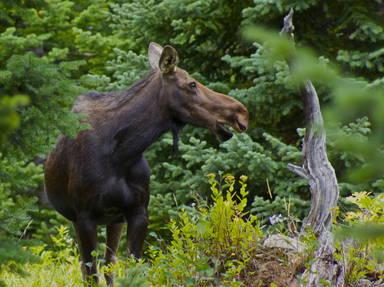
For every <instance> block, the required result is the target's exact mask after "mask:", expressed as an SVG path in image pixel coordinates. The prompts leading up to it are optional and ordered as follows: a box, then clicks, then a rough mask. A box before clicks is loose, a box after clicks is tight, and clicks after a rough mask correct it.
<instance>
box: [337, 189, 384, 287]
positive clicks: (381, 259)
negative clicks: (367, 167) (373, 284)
mask: <svg viewBox="0 0 384 287" xmlns="http://www.w3.org/2000/svg"><path fill="white" fill-rule="evenodd" d="M347 200H348V201H350V202H352V203H354V204H356V205H357V206H358V209H356V210H354V211H350V212H347V213H346V216H345V220H346V222H347V224H348V225H347V226H342V227H339V228H337V233H336V234H337V235H339V237H340V238H341V239H343V240H344V241H343V244H342V246H341V248H342V254H341V260H343V262H345V268H346V281H347V283H348V284H350V286H358V280H359V279H361V278H384V274H382V271H381V274H380V270H379V269H380V267H379V266H383V264H384V194H378V195H376V196H371V194H370V193H368V192H356V193H354V194H353V195H352V196H350V197H348V198H347ZM381 268H382V267H381ZM356 284H357V285H356Z"/></svg>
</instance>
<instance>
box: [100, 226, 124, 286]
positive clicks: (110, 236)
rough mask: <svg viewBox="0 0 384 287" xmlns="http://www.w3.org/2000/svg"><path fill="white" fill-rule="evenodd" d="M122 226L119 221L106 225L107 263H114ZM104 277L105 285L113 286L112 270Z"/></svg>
mask: <svg viewBox="0 0 384 287" xmlns="http://www.w3.org/2000/svg"><path fill="white" fill-rule="evenodd" d="M122 228H123V224H121V223H116V224H109V225H107V247H106V250H105V263H106V264H107V265H110V264H114V263H116V261H117V259H116V255H117V249H118V247H119V241H120V235H121V230H122ZM104 277H105V281H106V282H107V285H108V286H113V274H112V272H106V273H105V274H104Z"/></svg>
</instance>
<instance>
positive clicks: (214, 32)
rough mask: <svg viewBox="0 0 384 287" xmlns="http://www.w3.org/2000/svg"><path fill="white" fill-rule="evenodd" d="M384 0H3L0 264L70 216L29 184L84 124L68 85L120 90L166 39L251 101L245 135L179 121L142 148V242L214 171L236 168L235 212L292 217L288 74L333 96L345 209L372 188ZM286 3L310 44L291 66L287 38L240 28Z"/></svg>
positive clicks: (264, 19)
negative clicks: (217, 133)
mask: <svg viewBox="0 0 384 287" xmlns="http://www.w3.org/2000/svg"><path fill="white" fill-rule="evenodd" d="M383 2H384V1H382V0H353V1H352V0H351V1H343V0H336V1H334V0H332V1H331V0H326V1H318V0H310V1H301V0H291V1H267V0H253V1H251V0H246V1H241V0H235V1H234V0H231V1H230V0H223V1H214V0H183V1H179V0H159V1H154V0H146V1H142V0H137V1H120V0H96V1H95V0H93V1H91V0H81V1H74V0H63V1H61V0H36V1H2V2H1V3H0V51H1V53H0V144H1V145H0V265H2V264H5V263H6V262H9V261H10V260H24V259H26V258H27V257H28V256H26V254H25V253H24V252H21V251H20V249H14V250H15V252H11V253H10V252H7V250H9V249H10V247H9V246H12V248H13V246H15V245H16V246H20V245H21V243H24V240H19V239H20V238H22V239H30V238H34V239H39V240H42V241H45V242H46V243H47V244H52V239H50V237H49V236H47V235H48V234H55V232H56V231H55V227H56V226H58V225H60V224H65V223H66V221H65V220H63V218H62V217H60V216H58V215H57V213H55V212H54V211H52V210H51V209H49V208H47V207H46V206H45V205H44V204H43V203H42V201H43V200H41V197H40V196H39V195H40V194H41V193H42V191H43V186H42V179H43V164H42V163H43V159H44V157H45V155H46V154H47V152H48V151H49V150H50V149H51V148H52V146H53V145H54V143H55V139H56V138H57V136H58V135H59V134H62V133H64V134H67V135H70V136H73V135H75V134H76V132H78V131H79V130H80V129H83V128H86V127H84V126H81V125H80V124H79V123H78V120H79V118H78V116H75V115H73V114H71V113H70V109H71V105H72V103H73V101H74V99H75V98H76V96H77V95H79V94H81V93H83V92H84V91H88V90H102V91H112V90H120V89H124V88H126V87H127V86H129V85H131V84H132V83H133V82H135V81H136V80H138V79H139V78H140V77H142V76H143V75H145V74H146V73H147V72H148V69H149V67H148V63H147V56H146V53H147V47H148V44H149V42H151V41H154V42H158V43H160V44H163V45H164V44H171V45H173V46H175V48H177V50H178V52H179V53H180V56H181V57H180V58H181V59H183V60H182V62H181V63H180V66H181V67H182V68H185V69H186V70H187V71H189V72H190V73H191V74H192V75H193V76H194V77H196V78H197V79H199V80H200V81H202V82H203V83H204V84H206V85H207V86H209V87H211V88H213V89H215V90H218V91H220V92H223V93H227V94H229V95H230V96H233V97H235V98H237V99H238V100H240V101H241V102H243V103H244V104H245V105H246V106H247V107H248V109H249V112H250V127H249V131H248V132H247V134H242V135H236V136H234V137H233V138H232V139H231V140H229V141H228V142H225V143H221V144H220V143H218V142H217V140H216V139H215V138H213V136H212V135H210V134H209V132H207V131H205V130H202V129H198V128H192V127H187V128H185V129H184V130H183V131H182V133H181V143H180V151H179V153H178V154H173V153H172V140H171V137H170V135H165V136H164V137H163V138H162V139H161V140H160V141H159V142H157V143H156V144H155V145H153V146H152V148H151V149H150V150H149V151H147V153H146V157H147V158H148V160H149V161H150V166H151V167H152V173H153V175H152V180H151V202H150V216H151V218H150V222H151V226H150V229H151V230H150V231H151V232H150V236H149V241H150V242H151V243H153V244H155V245H156V246H160V245H161V244H160V243H159V242H158V240H159V238H163V237H164V238H170V237H169V236H170V235H171V234H170V233H171V232H170V231H169V229H168V227H167V225H166V223H167V222H169V221H170V220H171V219H177V218H179V212H180V211H181V210H186V211H188V212H195V211H193V210H194V209H193V208H192V205H194V204H197V205H199V204H205V202H212V198H211V195H210V192H209V184H208V183H207V181H206V175H207V174H210V173H215V174H217V178H220V176H221V175H224V174H226V173H228V172H229V173H231V174H233V175H234V176H236V177H239V176H241V175H243V174H246V175H247V176H248V185H249V193H247V195H246V197H247V205H246V206H244V210H246V211H247V212H249V213H250V215H252V216H254V215H257V216H258V218H259V222H260V223H262V224H268V223H269V218H270V217H272V216H274V215H275V216H276V215H279V214H281V215H282V216H283V218H284V220H293V221H294V222H296V221H299V220H300V219H302V218H303V217H304V216H305V214H306V210H307V207H308V204H309V196H310V195H309V194H308V191H307V187H306V182H305V181H303V180H301V179H298V178H297V177H296V176H295V175H294V174H292V173H291V172H289V171H288V170H287V168H286V166H287V163H290V162H293V163H300V162H301V140H302V137H303V135H304V130H303V128H304V116H303V113H302V102H301V99H300V96H299V93H298V92H297V83H300V82H302V81H303V80H304V78H305V77H309V78H311V80H313V81H315V82H316V81H317V82H316V83H317V86H316V88H317V89H318V92H319V96H320V100H321V104H322V106H323V107H324V108H327V107H329V109H327V113H326V114H327V118H326V121H327V123H335V122H336V123H337V124H338V125H337V128H336V129H335V128H334V129H330V130H329V134H328V136H329V137H328V151H329V156H330V159H331V161H332V164H333V166H334V167H335V169H336V173H337V176H338V178H339V181H340V186H341V195H342V198H341V202H342V204H341V212H344V211H345V209H350V208H351V202H349V201H347V200H345V198H346V197H347V196H349V195H350V194H351V193H352V192H357V191H361V190H368V191H372V192H374V193H381V192H382V191H383V178H382V172H383V167H382V161H381V159H382V144H381V143H382V142H383V134H384V133H382V131H383V130H384V129H383V127H384V121H383V120H382V116H381V115H382V110H383V107H384V103H383V100H382V89H383V76H382V72H383V69H384V66H383V57H384V52H383V48H382V47H383V43H384V38H383V37H384V36H383V35H384V34H383V29H384V23H383V19H384V18H383V14H384V3H383ZM290 8H293V9H294V10H295V22H296V23H297V24H296V31H295V37H296V39H295V41H296V43H297V46H298V47H299V48H300V47H301V46H308V47H311V48H312V49H313V50H314V51H315V53H316V54H317V55H319V56H320V58H318V57H314V56H313V53H309V52H308V51H307V50H300V49H299V51H300V53H298V54H300V55H302V56H297V55H296V56H297V57H298V60H299V61H300V60H301V64H303V65H302V66H301V67H302V69H301V70H300V69H299V68H300V65H298V67H299V68H298V69H297V70H296V73H293V74H291V72H290V71H289V70H288V66H287V64H286V61H285V60H286V59H288V58H289V57H290V56H291V55H287V54H284V53H286V52H287V51H288V53H289V52H290V51H292V49H293V47H291V46H289V45H288V46H285V44H284V43H283V44H281V43H280V42H279V43H280V44H281V45H280V44H279V45H280V46H279V45H277V46H276V47H277V50H273V43H272V44H270V46H268V45H262V44H264V43H261V42H262V41H264V40H266V38H265V37H262V36H260V37H259V38H258V39H257V41H258V42H255V43H253V44H252V43H250V42H247V41H245V40H244V38H243V36H242V31H243V28H244V27H246V26H247V25H253V24H257V25H264V26H268V27H272V28H275V29H276V30H278V29H279V28H280V26H281V21H282V18H283V16H284V15H285V14H286V12H287V11H288V10H289V9H290ZM272 33H276V32H272ZM267 34H268V33H267ZM267 38H268V37H267ZM268 39H269V40H270V41H272V40H273V39H272V40H271V38H268ZM268 39H267V40H268ZM254 40H255V39H253V41H254ZM282 47H283V48H282ZM284 47H285V48H284ZM271 51H272V53H271ZM274 51H275V54H273V53H274ZM303 55H304V56H303ZM331 63H336V64H337V65H338V68H332V67H333V64H331ZM299 64H300V62H299ZM313 67H314V68H313ZM340 74H346V75H347V76H348V77H349V79H345V78H342V77H341V76H340ZM324 110H326V109H324ZM377 150H379V152H376V151H377ZM358 203H360V202H358ZM360 207H361V206H360ZM175 230H177V229H173V230H172V232H173V233H174V231H175ZM16 239H17V240H16ZM187 239H188V238H186V240H187ZM188 240H189V239H188ZM184 243H185V242H184ZM184 243H183V244H184ZM10 244H11V245H10ZM204 248H205V247H204ZM167 256H168V255H167ZM164 258H166V259H167V260H168V259H170V260H171V261H172V260H175V261H172V262H176V259H177V258H171V257H164ZM158 260H160V259H158ZM160 261H161V260H160ZM160 261H159V262H160ZM364 262H365V261H364ZM163 263H164V262H163ZM163 263H162V264H163ZM159 264H160V263H159ZM139 271H140V270H139ZM160 271H161V270H160ZM160 271H159V272H160ZM204 272H205V271H204ZM158 274H160V273H158ZM132 276H133V275H132ZM159 276H160V275H159ZM355 279H356V278H355ZM355 279H353V280H355ZM351 280H352V279H351ZM356 280H357V279H356ZM356 280H355V281H356ZM139 281H140V280H139Z"/></svg>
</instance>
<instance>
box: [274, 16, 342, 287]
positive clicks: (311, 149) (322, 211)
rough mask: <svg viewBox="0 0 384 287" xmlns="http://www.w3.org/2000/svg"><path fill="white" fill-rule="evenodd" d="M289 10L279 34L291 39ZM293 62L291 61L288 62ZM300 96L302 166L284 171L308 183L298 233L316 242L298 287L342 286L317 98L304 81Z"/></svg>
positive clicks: (333, 186) (333, 187)
mask: <svg viewBox="0 0 384 287" xmlns="http://www.w3.org/2000/svg"><path fill="white" fill-rule="evenodd" d="M292 19H293V10H291V11H290V12H289V14H288V15H287V16H286V17H285V18H284V27H283V29H282V30H281V34H286V35H288V36H290V37H291V38H292V39H293V31H294V26H293V22H292ZM292 60H294V59H292ZM300 93H301V95H302V98H303V102H304V112H305V119H306V126H307V127H306V134H305V138H304V142H303V158H304V160H303V164H302V166H297V165H293V164H289V165H288V169H289V170H291V171H292V172H294V173H296V174H297V175H299V176H301V177H303V178H305V179H307V180H308V183H309V186H310V191H311V207H310V211H309V214H308V216H307V217H306V218H305V220H304V223H303V227H302V232H305V231H306V230H307V229H308V228H310V229H312V230H313V231H314V233H315V235H316V236H317V238H318V240H319V247H318V249H317V251H316V253H315V260H314V262H313V264H312V266H311V268H309V269H307V270H306V271H305V272H304V274H303V280H302V283H301V286H307V287H318V286H324V283H325V282H328V284H329V286H335V287H341V286H344V268H343V266H342V265H341V264H339V262H337V261H336V260H335V258H334V256H333V254H334V247H333V236H332V234H331V232H330V231H331V227H332V212H333V210H334V208H336V206H337V200H338V198H339V187H338V183H337V178H336V174H335V170H334V169H333V167H332V165H331V163H330V162H329V160H328V156H327V150H326V134H325V130H324V124H323V117H322V114H321V110H320V104H319V98H318V96H317V93H316V89H315V88H314V86H313V84H312V82H311V81H307V82H306V83H305V85H304V87H303V88H301V89H300Z"/></svg>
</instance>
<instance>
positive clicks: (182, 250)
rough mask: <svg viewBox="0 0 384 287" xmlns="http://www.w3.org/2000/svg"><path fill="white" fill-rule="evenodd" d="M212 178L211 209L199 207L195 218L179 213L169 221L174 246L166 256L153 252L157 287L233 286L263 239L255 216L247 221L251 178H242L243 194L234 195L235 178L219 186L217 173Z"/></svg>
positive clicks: (164, 253)
mask: <svg viewBox="0 0 384 287" xmlns="http://www.w3.org/2000/svg"><path fill="white" fill-rule="evenodd" d="M209 178H210V183H211V190H212V199H213V201H214V204H213V206H212V207H210V208H205V207H199V208H197V210H196V213H195V214H192V215H191V214H188V213H187V212H183V213H181V215H180V221H179V222H175V221H173V222H172V223H171V231H172V242H171V244H170V245H169V247H168V248H167V250H166V252H162V251H155V250H152V254H151V256H152V259H151V260H152V264H153V266H152V268H151V271H150V278H151V279H150V281H151V282H152V283H153V284H159V285H160V286H164V285H165V286H176V285H179V284H181V283H182V282H185V283H184V284H185V285H184V286H217V284H218V283H219V282H220V284H229V283H230V282H235V281H237V280H236V278H237V277H238V276H239V275H240V273H241V271H242V270H243V268H244V267H245V265H246V263H247V261H248V260H249V259H250V258H251V254H252V253H253V251H254V250H255V248H256V247H257V243H258V241H259V240H260V239H261V238H262V231H261V229H260V228H259V227H258V225H257V218H256V217H254V216H251V217H250V219H249V220H246V219H244V215H245V212H244V208H245V206H246V204H247V200H246V195H247V194H248V192H247V191H246V179H247V178H246V177H245V176H242V177H240V180H239V184H240V189H239V191H235V179H234V177H233V176H231V175H226V176H224V178H223V181H221V182H218V181H216V180H215V175H213V174H211V175H209ZM238 285H239V283H233V285H231V286H238Z"/></svg>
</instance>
